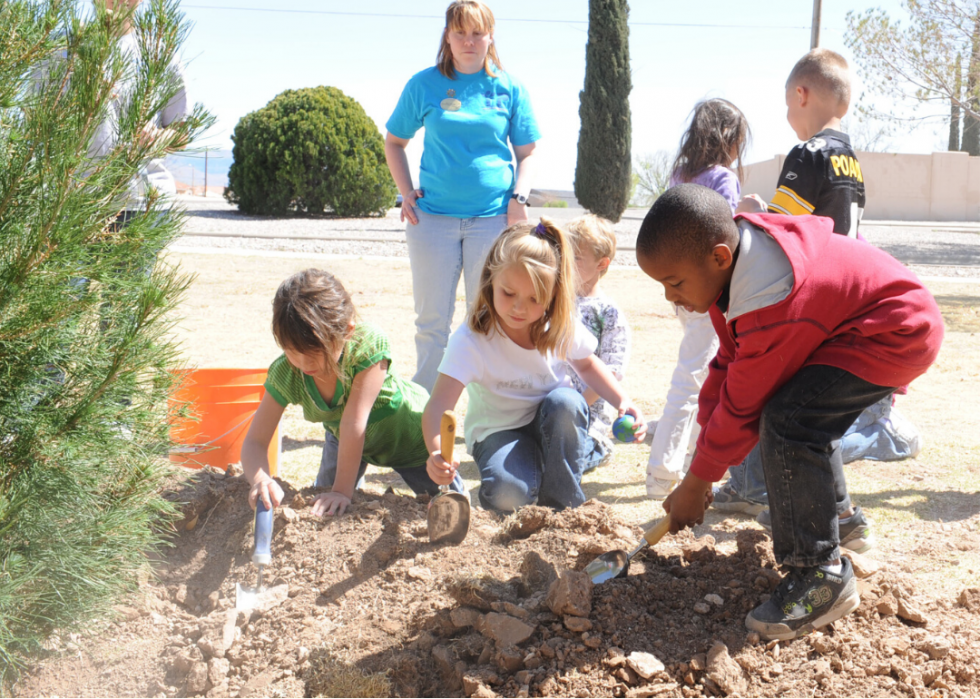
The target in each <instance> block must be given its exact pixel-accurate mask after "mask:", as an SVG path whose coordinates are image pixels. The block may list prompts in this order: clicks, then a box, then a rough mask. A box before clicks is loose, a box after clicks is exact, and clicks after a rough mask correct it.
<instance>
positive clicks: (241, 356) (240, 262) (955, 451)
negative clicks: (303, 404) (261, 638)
mask: <svg viewBox="0 0 980 699" xmlns="http://www.w3.org/2000/svg"><path fill="white" fill-rule="evenodd" d="M170 259H171V261H173V262H177V263H179V264H180V265H181V266H182V267H183V269H184V270H186V271H187V272H190V273H193V274H195V275H196V280H195V282H194V283H193V285H192V286H191V288H190V291H189V293H188V295H187V297H186V300H185V302H184V304H183V307H182V309H181V316H182V321H181V322H180V324H179V326H178V328H177V331H176V332H177V336H178V338H179V339H180V341H181V343H182V346H183V349H184V352H185V354H186V358H187V362H188V364H190V365H192V366H199V367H255V368H264V367H267V366H268V365H269V364H270V363H271V362H272V360H273V359H275V358H276V357H277V356H278V354H279V350H278V349H277V347H276V345H275V342H274V341H273V338H272V334H271V332H270V330H269V323H270V316H271V301H272V296H273V294H274V292H275V289H276V287H277V286H278V284H279V283H280V282H281V281H282V280H283V279H285V278H286V277H287V276H288V275H290V274H291V273H293V272H295V271H298V270H301V269H304V268H306V267H322V268H326V269H329V270H330V271H332V272H333V273H334V274H336V275H337V276H338V277H339V278H340V279H341V280H342V281H343V282H344V284H345V286H346V287H347V289H348V290H349V291H350V292H351V294H352V296H353V298H354V303H355V305H356V307H357V311H358V313H359V315H360V317H361V318H362V319H363V320H366V321H371V322H373V323H377V324H378V325H380V326H382V327H383V328H385V329H386V331H387V332H388V334H389V337H390V338H391V342H392V346H393V352H394V363H393V369H394V370H395V371H397V372H399V373H400V374H401V375H402V376H406V377H411V375H412V374H413V373H414V369H415V346H414V340H413V337H414V317H415V316H414V312H413V305H412V294H411V276H410V273H409V267H408V261H407V260H378V259H326V260H325V259H322V258H321V259H314V260H311V259H309V258H307V259H292V258H283V257H261V256H234V255H210V254H171V256H170ZM603 284H604V286H605V290H606V292H607V293H608V294H609V295H610V296H612V297H613V298H614V299H615V300H616V301H617V302H618V303H619V305H620V307H621V308H623V309H624V310H625V312H626V314H627V316H628V317H629V319H630V322H631V325H632V330H633V347H632V357H631V361H630V365H629V367H628V371H627V380H626V384H627V388H628V390H629V392H630V394H631V395H632V396H634V397H635V398H636V400H637V402H638V403H639V404H640V406H641V407H642V409H643V410H644V411H645V413H646V415H647V419H653V418H656V417H657V416H658V415H659V413H660V410H661V409H662V407H663V402H664V396H665V395H666V392H667V388H668V386H669V382H670V374H671V371H672V370H673V366H674V361H675V359H676V352H677V347H678V344H679V342H680V338H681V331H680V324H679V323H678V322H677V321H676V319H675V318H674V314H673V311H672V309H671V307H670V305H669V304H668V303H667V302H666V301H665V300H664V298H663V291H662V288H661V287H660V286H659V285H658V284H656V283H654V282H653V281H652V280H650V279H649V278H647V277H645V276H644V275H643V273H642V272H640V270H638V269H636V268H629V267H620V268H613V269H612V270H611V271H610V272H609V274H608V275H607V277H606V279H605V280H604V282H603ZM928 286H929V288H930V289H931V290H932V292H933V294H935V296H936V299H937V300H938V301H939V304H940V307H941V308H942V311H943V316H944V318H945V320H946V325H947V335H946V341H945V344H944V347H943V350H942V353H941V354H940V357H939V360H938V361H937V363H936V365H935V366H934V367H933V368H932V369H931V370H930V371H929V373H928V374H927V375H926V376H925V377H923V378H920V379H919V380H918V381H916V382H915V383H914V384H913V385H912V387H911V390H910V393H909V395H908V396H905V397H902V398H900V399H899V404H900V406H901V409H902V411H903V412H904V413H905V414H906V415H907V416H908V417H909V418H910V419H911V420H912V422H913V423H914V424H916V425H917V426H918V428H919V429H920V431H921V432H922V434H923V436H924V440H925V449H924V450H923V452H922V454H921V455H920V456H919V457H918V458H917V459H915V460H911V461H905V462H899V463H888V464H882V463H875V462H870V461H862V462H857V463H854V464H851V465H849V466H848V467H847V473H848V479H849V487H850V491H851V494H852V497H853V499H854V500H855V501H856V502H857V503H859V504H861V505H862V507H863V508H864V509H865V511H866V512H867V513H868V515H869V517H870V518H871V519H872V520H873V522H874V525H875V532H876V536H877V538H878V546H877V549H876V553H875V555H876V556H877V557H879V558H881V559H885V560H890V561H893V562H897V563H899V564H900V565H902V566H903V567H905V568H906V569H907V570H910V571H916V572H917V574H918V575H919V576H920V577H921V579H922V582H923V583H924V587H926V586H931V587H932V588H933V589H935V590H936V593H937V594H939V593H940V592H942V591H947V592H955V591H958V590H959V589H961V588H962V587H963V584H964V582H966V581H972V583H974V584H975V582H976V580H977V577H978V574H980V552H978V551H977V550H976V547H975V546H973V547H969V549H968V550H966V551H961V550H959V549H958V548H957V545H956V544H957V535H956V533H957V532H958V531H963V530H970V531H980V407H978V403H977V395H978V388H980V368H978V363H977V358H978V357H980V338H978V332H980V285H978V284H970V283H965V282H956V281H954V280H950V281H943V282H937V283H930V284H928ZM460 293H462V287H460ZM463 312H464V309H463V300H462V298H461V297H459V298H457V304H456V316H455V323H454V327H455V325H456V324H458V323H459V322H460V321H461V319H462V316H463ZM464 401H465V394H464ZM460 409H461V412H465V403H463V404H461V406H460ZM282 432H283V455H282V461H281V466H280V476H281V477H282V478H284V479H286V480H289V481H292V482H294V483H296V484H297V486H305V485H308V484H310V483H312V481H313V478H314V476H315V474H316V470H317V468H318V466H319V458H320V447H321V444H322V438H323V430H322V427H320V426H319V425H316V424H310V423H306V422H304V421H303V419H302V416H301V414H300V413H299V412H298V411H296V410H294V409H290V410H287V412H286V415H285V417H284V419H283V423H282ZM648 454H649V447H648V446H644V445H621V446H619V447H617V451H616V454H615V456H614V458H613V460H612V461H611V462H610V463H608V464H607V465H605V466H603V467H602V468H599V469H596V470H595V471H593V472H592V473H590V474H588V475H587V476H586V478H585V482H584V489H585V492H586V494H587V495H588V496H590V497H596V498H599V499H601V500H603V501H604V502H607V503H610V504H612V505H613V506H614V507H615V508H616V509H617V511H618V513H619V515H620V517H621V518H622V519H623V520H624V521H626V522H629V523H633V524H644V523H647V522H649V521H650V520H652V519H654V518H656V517H658V516H659V515H660V514H661V513H662V510H661V509H660V505H659V503H655V502H652V501H650V500H648V499H647V497H646V490H645V486H644V482H645V466H646V461H647V456H648ZM462 473H463V476H464V477H465V478H466V479H467V482H468V485H469V486H470V488H471V491H472V492H473V498H474V504H475V503H476V497H475V491H476V487H477V486H478V485H479V477H478V474H477V470H476V466H475V465H474V464H473V462H472V461H464V463H463V469H462ZM367 480H368V487H369V488H371V489H384V488H386V487H388V486H389V485H392V486H394V487H395V488H396V489H400V490H404V491H406V492H408V489H407V487H405V486H404V485H403V484H402V482H401V480H400V479H399V478H398V477H397V476H395V475H393V474H392V473H391V472H390V471H386V470H385V469H378V468H375V467H371V468H370V469H369V471H368V478H367ZM243 506H245V504H244V503H243ZM722 519H723V518H722V517H721V516H720V515H719V514H718V513H717V512H713V511H712V512H709V517H708V518H707V520H706V522H705V525H704V528H705V529H711V528H715V529H718V528H719V525H720V523H721V522H722Z"/></svg>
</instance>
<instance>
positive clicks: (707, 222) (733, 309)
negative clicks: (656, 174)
mask: <svg viewBox="0 0 980 699" xmlns="http://www.w3.org/2000/svg"><path fill="white" fill-rule="evenodd" d="M730 211H731V209H730V208H729V207H728V204H727V203H726V202H725V200H724V199H723V198H722V197H721V196H720V195H718V194H717V193H716V192H713V191H712V190H710V189H707V188H705V187H700V186H698V185H681V186H679V187H675V188H673V189H670V190H668V191H667V192H666V193H664V194H663V195H662V196H661V197H660V198H659V199H657V201H656V203H655V204H654V205H653V208H651V209H650V212H649V213H648V214H647V216H646V218H645V219H644V221H643V225H642V226H641V228H640V233H639V236H638V237H637V241H636V257H637V261H638V262H639V265H640V267H641V269H643V271H644V272H645V273H646V274H647V275H649V276H650V277H652V278H653V279H655V280H656V281H658V282H660V283H661V284H663V285H664V289H665V292H666V297H667V300H668V301H670V302H672V303H674V304H676V305H678V306H682V307H684V308H686V309H687V310H688V311H696V312H698V313H709V314H710V316H711V319H712V323H713V324H714V326H715V330H716V331H717V332H718V336H719V338H720V340H721V347H720V349H719V350H718V354H717V355H716V357H715V359H714V360H713V361H712V362H711V365H710V368H709V375H708V379H707V381H706V382H705V384H704V386H703V387H702V388H701V394H700V398H699V412H698V423H699V424H700V425H701V435H700V437H699V438H698V443H697V453H696V454H695V456H694V460H693V462H692V463H691V468H690V471H689V472H688V474H687V476H686V477H685V478H684V480H683V481H682V482H681V484H680V485H679V486H678V487H677V488H676V489H675V490H674V492H673V493H671V494H670V496H669V497H668V498H667V499H666V500H665V501H664V509H665V510H666V511H667V512H668V513H669V515H670V518H671V531H677V530H679V529H682V528H684V527H686V526H690V525H693V524H695V523H698V524H700V523H701V522H702V521H703V520H704V509H705V506H706V503H709V502H710V500H711V484H712V483H713V482H715V481H718V480H720V479H721V477H722V476H723V475H724V474H725V470H726V469H727V467H728V464H735V463H739V462H740V461H741V460H742V459H743V458H744V457H745V455H746V454H748V453H749V451H750V450H751V449H752V447H753V446H754V445H755V444H756V442H758V443H759V445H760V448H761V456H762V465H763V470H764V471H765V477H766V488H767V490H768V492H769V506H770V510H771V513H772V535H773V536H772V538H773V552H774V553H775V556H776V561H777V563H779V564H780V565H783V566H787V567H789V569H790V572H789V574H788V575H787V576H786V577H785V578H784V579H783V582H782V583H781V584H780V586H779V587H778V588H777V589H776V590H775V592H774V593H773V595H772V597H771V598H770V599H769V601H767V602H766V603H765V604H763V605H760V606H759V607H757V608H756V609H754V610H753V611H751V612H749V615H748V616H747V617H746V620H745V623H746V626H748V628H749V629H751V630H754V631H757V632H758V633H759V634H760V635H761V636H763V637H765V638H767V639H778V640H786V639H791V638H796V637H797V636H800V635H802V634H805V633H809V632H810V631H812V630H813V629H816V628H820V627H821V626H824V625H826V624H828V623H830V622H832V621H835V620H836V619H839V618H841V617H842V616H844V615H845V614H848V613H850V612H851V611H853V610H854V609H855V608H856V607H857V606H858V604H859V603H860V598H859V596H858V592H857V586H856V583H855V580H854V573H853V569H852V567H851V564H850V561H848V560H847V559H846V558H843V559H842V558H841V555H840V547H839V543H840V542H839V532H838V523H837V521H838V520H837V516H838V514H839V513H842V512H847V511H848V510H850V509H851V504H850V499H849V497H848V494H847V485H846V483H845V480H844V471H843V464H842V461H841V454H840V438H841V436H842V435H843V434H844V432H845V431H846V430H847V428H848V427H850V425H851V423H853V422H854V420H855V419H856V418H857V416H858V415H860V414H861V411H863V410H864V409H865V408H866V407H868V406H869V405H871V404H873V403H875V402H876V401H879V400H881V399H882V398H884V397H886V396H888V395H889V394H891V393H892V392H893V391H894V390H895V388H896V387H898V386H903V385H905V384H908V383H909V382H911V381H912V379H914V378H916V377H918V376H920V375H922V374H923V373H925V371H926V370H927V369H928V368H929V366H930V365H931V364H932V363H933V361H934V360H935V358H936V355H937V354H938V352H939V347H940V345H941V344H942V339H943V324H942V319H941V317H940V314H939V308H938V307H937V306H936V302H935V300H934V299H933V298H932V295H931V294H930V293H929V291H928V290H926V289H925V288H924V287H923V286H922V284H921V283H920V282H919V281H918V279H917V278H916V277H915V275H914V274H912V273H911V272H910V271H909V270H907V269H906V268H905V267H903V266H902V265H901V264H900V263H899V262H898V261H897V260H895V259H894V258H893V257H891V256H890V255H888V254H887V253H885V252H882V251H881V250H878V249H877V248H874V247H873V246H871V245H869V244H868V243H865V242H863V241H859V240H855V239H853V238H848V237H846V236H841V235H834V232H833V222H832V221H831V220H829V219H826V218H822V217H816V216H782V215H774V214H754V215H749V216H740V217H738V218H736V219H735V220H732V217H731V213H730Z"/></svg>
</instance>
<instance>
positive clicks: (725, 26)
mask: <svg viewBox="0 0 980 699" xmlns="http://www.w3.org/2000/svg"><path fill="white" fill-rule="evenodd" d="M181 8H182V9H190V10H222V11H231V12H268V13H273V14H296V15H331V16H340V17H372V18H385V19H438V20H440V21H442V20H444V19H445V17H444V16H443V15H411V14H397V13H389V12H342V11H337V10H290V9H283V8H278V7H226V6H220V5H181ZM497 21H498V22H527V23H536V24H585V25H587V24H588V23H589V21H588V20H587V19H534V18H529V17H498V18H497ZM629 26H631V27H696V28H703V29H806V30H810V26H809V25H798V26H797V25H781V24H701V23H695V22H630V23H629Z"/></svg>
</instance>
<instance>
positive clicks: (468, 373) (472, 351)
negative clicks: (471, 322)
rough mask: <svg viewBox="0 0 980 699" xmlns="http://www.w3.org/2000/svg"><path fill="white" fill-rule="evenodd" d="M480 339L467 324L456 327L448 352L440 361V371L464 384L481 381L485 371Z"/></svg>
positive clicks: (447, 347)
mask: <svg viewBox="0 0 980 699" xmlns="http://www.w3.org/2000/svg"><path fill="white" fill-rule="evenodd" d="M480 339H481V338H478V337H476V335H475V334H474V333H473V331H472V330H470V328H469V327H468V326H466V325H461V326H460V327H458V328H456V331H455V332H454V333H453V334H452V335H450V336H449V342H448V344H447V345H446V352H445V354H443V355H442V361H441V362H440V363H439V373H440V374H445V375H446V376H448V377H450V378H453V379H456V380H457V381H459V382H460V383H461V384H463V385H464V386H466V385H468V384H471V383H479V381H480V379H482V378H483V373H484V372H483V368H484V358H483V355H482V354H481V352H480V347H479V344H481V343H480Z"/></svg>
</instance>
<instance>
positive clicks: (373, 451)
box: [242, 269, 466, 515]
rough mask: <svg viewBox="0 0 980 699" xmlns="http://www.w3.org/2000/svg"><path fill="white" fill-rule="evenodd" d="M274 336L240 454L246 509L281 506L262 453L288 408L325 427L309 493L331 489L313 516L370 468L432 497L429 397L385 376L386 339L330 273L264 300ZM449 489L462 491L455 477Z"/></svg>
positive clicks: (342, 501)
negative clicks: (276, 353) (425, 420)
mask: <svg viewBox="0 0 980 699" xmlns="http://www.w3.org/2000/svg"><path fill="white" fill-rule="evenodd" d="M272 334H273V335H274V336H275V338H276V343H277V344H278V345H279V346H280V347H282V349H283V354H282V356H280V357H279V358H278V359H276V360H275V361H274V362H273V363H272V366H270V367H269V374H268V378H267V379H266V382H265V388H266V393H265V395H264V396H263V397H262V402H261V403H260V404H259V408H258V410H257V411H256V412H255V417H254V418H253V419H252V425H251V426H250V427H249V430H248V434H247V435H246V436H245V442H244V444H243V446H242V467H243V468H244V470H245V476H246V477H247V478H248V479H249V482H250V483H252V489H251V491H250V492H249V495H248V501H249V504H250V505H251V506H252V507H255V501H256V498H259V497H261V498H262V502H263V503H265V505H266V506H267V507H277V506H278V505H279V503H280V502H281V500H282V495H283V493H282V489H281V488H280V487H279V484H278V483H276V482H275V481H274V480H273V479H272V477H271V476H270V475H269V460H268V449H269V443H270V442H271V441H272V436H273V434H274V433H275V431H276V426H277V425H278V424H279V418H280V417H282V413H283V410H285V408H286V406H287V405H290V404H293V403H297V404H299V405H302V406H303V417H305V418H306V419H307V420H309V421H310V422H322V423H323V426H324V427H325V428H326V439H325V442H324V445H323V456H322V458H321V462H320V472H319V474H318V475H317V478H316V483H315V485H316V486H318V487H324V488H332V490H331V492H329V493H323V494H321V495H320V496H318V497H317V499H316V501H315V502H314V504H313V514H315V515H321V514H328V515H334V514H337V515H340V514H343V512H344V510H346V509H347V507H348V506H349V505H350V502H351V498H352V497H353V495H354V489H355V488H356V487H357V486H358V485H359V484H360V483H361V479H362V478H363V476H364V471H365V470H366V469H367V465H368V463H372V464H375V465H376V466H387V467H389V468H393V469H394V470H395V471H396V472H397V473H398V475H400V476H401V477H402V480H404V481H405V483H406V484H408V486H409V487H410V488H411V489H412V490H413V491H414V492H415V493H428V494H430V495H434V494H436V493H437V492H439V486H437V485H436V484H435V483H434V482H433V481H432V479H431V478H429V476H428V474H427V473H426V469H425V463H426V460H427V459H428V457H429V451H428V449H427V448H426V445H425V440H424V439H423V437H422V411H423V409H424V408H425V404H426V401H427V400H428V398H429V396H428V393H426V391H425V389H424V388H422V387H421V386H419V385H417V384H414V383H412V382H411V381H406V380H405V379H402V378H400V377H399V376H398V375H397V374H396V373H395V372H394V371H392V370H391V346H390V344H389V342H388V338H387V336H386V335H385V334H384V332H383V331H382V330H381V329H380V328H378V327H376V326H374V325H370V324H368V323H360V322H357V319H356V316H355V311H354V304H353V303H351V299H350V295H349V294H348V293H347V291H346V290H345V289H344V287H343V285H342V284H341V283H340V282H339V281H338V280H337V279H336V278H335V277H334V276H333V275H332V274H330V273H329V272H323V271H321V270H318V269H308V270H305V271H303V272H297V273H296V274H294V275H293V276H291V277H290V278H289V279H287V280H286V281H284V282H283V283H282V284H281V285H280V286H279V290H278V291H277V292H276V296H275V299H274V300H273V302H272ZM451 487H452V489H453V490H455V491H457V492H465V490H466V489H465V486H464V485H463V481H462V479H460V478H459V476H458V475H457V476H456V478H455V479H454V480H453V482H452V486H451Z"/></svg>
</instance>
